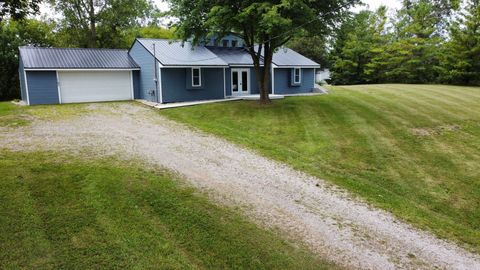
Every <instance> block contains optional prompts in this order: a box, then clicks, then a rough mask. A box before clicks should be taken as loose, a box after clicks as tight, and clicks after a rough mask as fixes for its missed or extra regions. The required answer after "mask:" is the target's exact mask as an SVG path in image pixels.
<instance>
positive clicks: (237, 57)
mask: <svg viewBox="0 0 480 270" xmlns="http://www.w3.org/2000/svg"><path fill="white" fill-rule="evenodd" d="M207 48H208V49H209V50H210V51H211V52H213V53H214V54H216V55H218V56H219V57H220V58H222V60H223V61H225V62H226V63H228V64H229V65H253V60H252V57H251V56H250V54H249V53H248V52H247V51H246V50H245V49H243V48H228V47H227V48H225V47H207ZM272 62H273V63H274V64H275V65H277V66H311V67H320V65H319V64H318V63H316V62H314V61H312V60H310V59H309V58H307V57H305V56H303V55H301V54H299V53H297V52H295V51H294V50H292V49H289V48H286V47H285V48H280V49H278V50H277V51H276V52H275V53H274V54H273V59H272ZM260 64H261V65H263V62H261V63H260Z"/></svg>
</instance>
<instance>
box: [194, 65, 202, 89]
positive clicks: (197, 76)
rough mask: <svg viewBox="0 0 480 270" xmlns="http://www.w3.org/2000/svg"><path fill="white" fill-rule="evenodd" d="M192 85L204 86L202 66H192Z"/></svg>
mask: <svg viewBox="0 0 480 270" xmlns="http://www.w3.org/2000/svg"><path fill="white" fill-rule="evenodd" d="M192 86H193V87H199V86H202V72H201V69H200V68H192Z"/></svg>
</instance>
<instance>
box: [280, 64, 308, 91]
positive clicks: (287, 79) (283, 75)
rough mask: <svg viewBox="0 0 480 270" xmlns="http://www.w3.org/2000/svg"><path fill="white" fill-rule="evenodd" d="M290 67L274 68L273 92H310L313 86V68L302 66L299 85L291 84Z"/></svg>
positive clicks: (291, 70)
mask: <svg viewBox="0 0 480 270" xmlns="http://www.w3.org/2000/svg"><path fill="white" fill-rule="evenodd" d="M292 72H293V69H292V68H276V69H275V94H299V93H310V92H312V90H313V88H314V87H315V78H314V69H313V68H302V69H301V73H302V80H301V84H299V85H294V86H292V85H291V80H292Z"/></svg>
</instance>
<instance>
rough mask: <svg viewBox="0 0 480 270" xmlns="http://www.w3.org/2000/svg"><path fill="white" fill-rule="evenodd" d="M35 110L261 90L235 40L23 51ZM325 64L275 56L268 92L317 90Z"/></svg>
mask: <svg viewBox="0 0 480 270" xmlns="http://www.w3.org/2000/svg"><path fill="white" fill-rule="evenodd" d="M19 49H20V68H19V74H20V86H21V94H22V100H24V101H25V102H26V103H27V104H29V105H34V104H61V103H77V102H97V101H114V100H131V99H144V100H148V101H153V102H158V103H170V102H182V101H197V100H209V99H225V98H230V97H237V96H242V95H252V94H258V93H259V87H258V84H257V80H256V75H255V70H254V68H253V62H252V59H251V57H250V55H249V54H248V52H247V51H246V50H245V49H244V48H243V42H242V40H240V39H238V38H237V37H234V36H228V37H226V38H224V39H222V40H221V41H220V42H219V43H218V44H217V43H213V42H212V41H211V42H208V43H206V44H203V45H199V46H192V45H191V44H190V43H189V42H185V43H182V42H175V41H173V42H172V41H170V40H161V39H136V40H135V41H134V43H133V45H132V46H131V48H130V50H128V51H127V50H115V49H71V48H38V47H20V48H19ZM319 67H320V66H319V64H317V63H315V62H314V61H312V60H310V59H308V58H306V57H304V56H302V55H300V54H298V53H297V52H295V51H293V50H291V49H288V48H284V49H280V50H279V51H277V52H276V53H275V54H274V56H273V67H272V69H271V71H270V75H271V77H273V80H270V82H271V84H270V85H269V90H270V93H273V94H296V93H308V92H312V90H313V88H314V84H315V69H316V68H319Z"/></svg>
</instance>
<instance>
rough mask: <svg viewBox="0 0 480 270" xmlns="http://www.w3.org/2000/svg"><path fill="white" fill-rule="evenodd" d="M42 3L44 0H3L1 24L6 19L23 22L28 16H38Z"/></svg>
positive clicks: (0, 16) (0, 3)
mask: <svg viewBox="0 0 480 270" xmlns="http://www.w3.org/2000/svg"><path fill="white" fill-rule="evenodd" d="M41 2H42V0H3V1H1V2H0V22H1V21H3V19H4V17H7V18H11V19H13V20H21V19H25V18H26V17H27V15H30V14H36V13H38V11H39V9H40V8H39V5H40V3H41Z"/></svg>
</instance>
